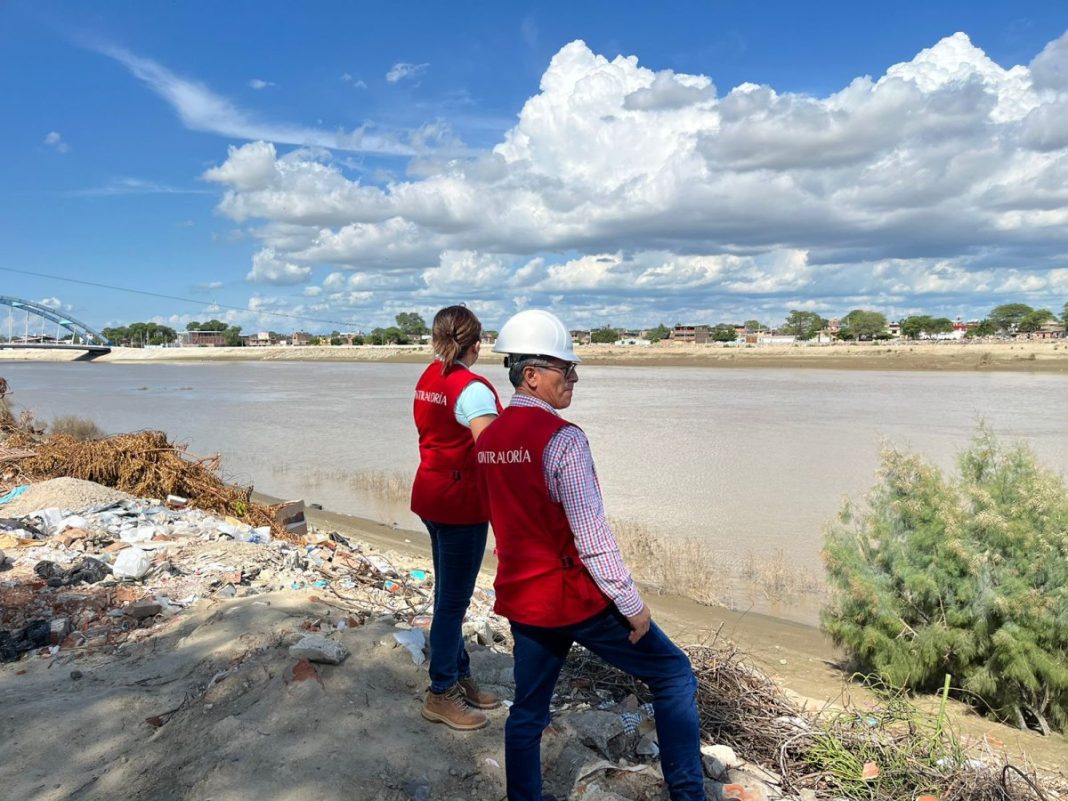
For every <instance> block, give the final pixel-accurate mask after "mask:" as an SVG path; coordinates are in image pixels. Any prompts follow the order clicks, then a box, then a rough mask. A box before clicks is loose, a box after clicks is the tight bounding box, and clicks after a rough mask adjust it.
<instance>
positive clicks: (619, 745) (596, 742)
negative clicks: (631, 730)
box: [557, 709, 627, 761]
mask: <svg viewBox="0 0 1068 801" xmlns="http://www.w3.org/2000/svg"><path fill="white" fill-rule="evenodd" d="M557 723H558V724H559V726H560V728H562V729H563V730H564V731H570V732H572V733H573V734H574V737H575V739H577V740H578V741H579V742H580V743H582V744H583V745H585V746H588V747H590V748H592V749H593V750H594V751H596V752H597V753H599V754H601V756H603V757H606V758H607V759H610V760H613V761H615V760H617V759H619V758H620V757H621V756H623V754H624V752H625V751H626V750H627V734H626V732H625V731H624V729H623V719H622V718H621V717H620V716H619V715H617V714H616V713H614V712H603V711H601V710H597V709H591V710H589V711H588V712H578V713H576V714H571V715H567V716H566V717H563V718H561V719H559V720H558V721H557Z"/></svg>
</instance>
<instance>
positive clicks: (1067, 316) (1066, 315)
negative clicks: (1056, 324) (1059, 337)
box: [1061, 303, 1068, 328]
mask: <svg viewBox="0 0 1068 801" xmlns="http://www.w3.org/2000/svg"><path fill="white" fill-rule="evenodd" d="M1061 322H1062V323H1064V325H1065V327H1066V328H1068V303H1065V304H1064V311H1062V312H1061Z"/></svg>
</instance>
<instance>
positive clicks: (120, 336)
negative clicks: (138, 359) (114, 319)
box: [100, 325, 130, 344]
mask: <svg viewBox="0 0 1068 801" xmlns="http://www.w3.org/2000/svg"><path fill="white" fill-rule="evenodd" d="M100 333H101V334H103V335H104V338H105V339H106V340H107V341H108V342H114V343H116V344H119V343H123V342H127V343H128V342H129V340H130V329H128V328H127V327H126V326H124V325H118V326H113V327H110V328H104V329H101V331H100Z"/></svg>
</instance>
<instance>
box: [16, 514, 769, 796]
mask: <svg viewBox="0 0 1068 801" xmlns="http://www.w3.org/2000/svg"><path fill="white" fill-rule="evenodd" d="M173 506H179V507H181V508H170V507H173ZM0 515H3V511H2V507H0ZM0 522H2V525H0V537H2V540H0V544H2V545H3V552H4V554H5V556H6V562H2V564H3V567H0V661H2V662H16V663H18V664H16V665H12V666H10V667H11V668H16V667H19V666H20V665H25V664H26V663H27V661H32V660H38V661H42V660H43V661H47V662H50V663H55V664H60V665H65V666H66V668H65V669H66V671H67V673H69V677H70V679H69V680H70V681H73V682H77V683H78V684H79V685H82V684H85V683H86V682H87V681H88V682H90V683H93V682H97V681H99V670H100V669H99V668H97V667H95V666H96V665H98V664H100V663H99V659H100V658H101V657H107V658H108V659H111V660H114V659H123V658H125V659H129V660H131V661H132V662H133V663H135V664H139V663H140V662H141V661H142V660H148V659H149V658H150V656H149V654H150V653H155V652H156V648H155V646H153V647H152V648H151V650H150V651H149V652H146V651H144V649H143V647H142V646H147V645H149V644H150V642H151V641H154V640H156V641H159V642H161V643H163V642H166V643H173V644H174V645H171V646H166V647H164V650H167V648H173V647H176V646H177V645H181V644H185V643H189V642H190V641H191V638H196V637H197V636H204V637H207V634H204V635H198V634H197V632H198V631H205V630H207V629H208V628H210V626H212V625H220V624H225V625H229V626H232V627H233V632H232V633H231V634H226V635H218V636H214V637H213V638H211V640H210V641H211V642H212V643H214V642H216V641H220V642H238V641H240V642H241V643H242V646H241V650H240V652H238V653H236V654H232V655H231V656H229V657H227V658H226V659H222V658H218V659H210V660H206V661H202V667H201V668H200V671H201V672H200V673H199V674H198V675H199V678H197V679H196V682H195V683H194V684H193V685H189V686H186V688H185V689H184V690H183V695H182V696H181V697H180V698H178V697H176V700H175V703H174V706H173V707H170V706H169V705H168V704H166V703H164V702H163V701H162V700H158V701H157V702H156V704H157V706H158V707H159V708H158V709H157V710H156V711H154V712H152V714H149V715H143V716H142V719H143V720H144V726H145V727H147V729H148V730H150V731H153V732H160V733H163V732H167V731H168V730H170V731H171V732H174V731H177V730H179V729H181V727H192V728H193V729H194V730H195V729H196V727H198V726H201V725H203V722H202V719H203V718H204V716H205V715H207V716H209V717H210V716H212V715H221V716H223V717H221V718H220V719H219V722H218V723H216V724H214V725H215V727H216V729H218V730H219V732H221V731H222V730H225V731H226V732H231V729H232V728H233V727H235V726H238V721H243V720H245V718H246V717H249V716H250V715H251V713H243V712H242V710H245V709H247V708H248V704H249V703H250V702H249V701H248V700H242V699H243V697H244V696H246V695H248V694H253V693H257V692H259V693H262V694H264V695H266V694H268V693H275V694H276V695H277V699H279V700H277V701H276V703H277V704H280V705H281V707H280V708H281V709H283V711H284V710H285V709H288V706H287V704H290V703H293V704H297V706H296V707H294V709H293V714H294V715H298V714H304V715H308V714H310V713H309V712H308V711H307V710H309V709H317V708H318V707H317V706H316V704H317V703H320V701H319V699H322V701H321V703H322V704H324V705H325V707H324V708H326V709H330V708H331V707H333V706H335V704H336V702H334V701H331V700H330V699H329V698H326V697H325V696H324V695H323V694H324V693H333V692H338V690H339V688H340V687H346V686H349V685H351V689H350V690H349V691H348V697H350V698H359V697H363V698H365V699H366V701H367V706H368V708H369V709H371V708H373V703H372V701H373V699H372V698H371V696H370V695H368V693H370V692H372V690H371V689H370V685H367V684H365V685H361V682H363V681H366V677H367V676H368V675H373V674H372V673H369V672H368V668H367V665H368V664H369V663H368V662H365V661H363V660H365V659H372V660H374V659H379V660H381V659H386V658H388V659H390V660H391V661H390V662H389V664H390V672H389V674H388V676H389V680H390V681H400V680H401V679H399V678H398V677H405V676H407V677H408V678H403V684H401V685H400V687H401V689H400V697H397V691H396V690H392V691H389V690H384V691H383V692H387V693H388V697H387V698H386V699H385V700H383V699H379V701H380V702H381V703H396V702H397V701H402V702H403V703H404V704H414V705H415V706H413V711H412V714H413V719H415V720H417V715H418V713H417V709H418V700H419V699H420V698H421V697H422V692H423V691H424V689H425V687H426V683H427V677H426V659H425V656H426V651H427V643H426V639H427V638H426V634H425V632H426V630H427V629H428V628H429V625H430V622H431V620H432V614H433V583H434V577H433V574H432V573H430V572H429V571H427V570H424V569H419V568H417V567H414V566H411V567H409V566H404V567H402V566H400V565H399V564H398V563H397V560H395V559H391V558H390V557H389V556H387V555H386V554H383V553H376V552H374V550H373V549H372V548H371V547H370V546H367V545H365V544H362V543H359V542H356V541H354V540H353V539H351V538H349V537H347V536H344V535H342V534H340V533H338V532H335V531H320V530H315V529H311V530H310V531H309V532H308V533H307V534H305V535H303V536H300V537H298V538H295V539H294V541H289V540H283V539H278V538H273V537H271V534H270V531H269V530H266V531H265V530H262V529H255V528H252V527H250V526H247V525H244V524H242V523H240V522H238V521H237V520H234V519H228V518H220V517H216V516H213V515H210V514H207V513H204V512H202V511H199V510H196V509H192V508H188V507H185V506H184V505H182V504H177V503H175V502H174V501H173V500H172V501H171V503H170V504H167V503H161V502H159V501H156V500H150V499H138V498H126V499H121V500H117V501H113V502H106V503H99V504H96V505H92V506H87V507H84V508H62V507H52V508H47V509H40V510H35V511H33V512H32V513H30V514H26V515H22V516H20V517H17V518H7V519H4V520H3V521H0ZM260 598H262V599H263V600H259V599H260ZM492 605H493V591H492V589H489V588H488V587H486V586H481V587H479V588H477V589H476V592H475V596H474V599H473V600H472V604H471V608H470V611H469V614H468V618H467V620H466V622H465V624H464V633H465V636H466V637H467V638H468V640H469V642H470V645H469V650H470V651H471V653H472V666H473V669H474V671H475V673H476V675H477V676H478V677H479V679H480V681H481V683H482V684H483V685H484V686H487V687H489V688H491V689H494V690H496V691H498V692H499V693H501V695H502V696H503V697H504V698H505V699H510V698H511V697H512V695H513V682H512V675H511V657H510V638H509V634H508V626H507V622H506V621H504V620H503V619H501V618H499V617H497V616H496V615H494V614H493V612H492ZM212 610H217V611H215V612H212ZM257 610H259V611H257ZM223 613H225V614H226V615H227V616H229V615H231V613H232V615H233V617H232V619H230V620H227V619H226V618H220V617H219V615H220V614H223ZM257 615H258V616H259V617H256V616H257ZM247 616H252V617H247ZM268 616H270V617H269V618H268ZM246 617H247V619H246ZM194 620H195V621H196V625H197V628H193V629H190V626H191V625H192V622H191V621H194ZM252 621H258V622H252ZM213 647H217V646H213ZM139 648H140V650H138V649H139ZM391 653H397V654H402V655H403V656H396V657H394V656H391V655H390V654H391ZM347 657H348V658H347ZM280 659H281V660H284V661H279V660H280ZM398 660H399V661H398ZM283 664H284V670H279V668H278V667H277V666H282V665H283ZM170 669H171V670H174V669H175V668H174V666H173V665H171V666H170ZM19 672H20V673H24V672H26V671H25V670H20V671H19ZM146 672H147V668H146ZM274 676H277V678H276V679H274V678H272V677H274ZM149 681H150V682H151V684H150V685H149V686H154V685H155V683H157V682H160V681H164V682H165V681H166V679H160V677H159V676H157V675H150V676H148V677H146V678H143V679H138V680H137V681H135V684H140V683H142V682H149ZM346 682H347V683H348V684H346ZM376 682H377V680H376ZM374 686H375V687H378V686H379V684H378V683H376V684H375V685H374ZM382 686H388V682H387V683H386V684H385V685H382ZM27 692H28V691H27ZM175 692H177V687H176V688H175ZM27 697H29V696H27ZM508 704H510V701H508V700H506V706H507V705H508ZM198 705H199V706H198ZM137 708H138V709H139V710H140V709H141V706H138V707H137ZM257 708H258V707H257ZM197 709H199V710H200V711H199V712H196V710H197ZM299 710H304V711H303V712H302V713H300V712H299ZM147 711H151V710H147ZM553 713H554V718H553V725H552V726H551V727H550V728H549V729H548V730H547V732H546V736H545V746H544V753H545V756H544V770H545V775H546V791H547V792H552V793H555V794H557V796H558V797H561V798H565V797H566V798H570V799H572V800H573V801H616V800H617V799H631V800H632V801H653V800H654V799H656V800H657V801H659V799H662V798H665V797H666V796H665V793H664V788H663V777H662V774H661V773H660V769H659V762H658V751H659V749H658V746H657V742H656V731H655V721H654V718H653V710H652V706H651V705H650V704H648V703H645V704H642V703H639V701H638V699H636V698H634V697H633V696H630V697H626V698H618V697H613V695H612V694H611V693H609V692H607V691H605V690H601V689H598V688H596V687H593V686H586V685H584V684H583V683H582V682H574V681H572V682H566V681H561V683H560V685H559V688H558V692H557V694H556V696H554V699H553ZM273 714H274V715H275V716H276V717H277V716H278V715H280V714H282V713H281V712H278V711H277V710H276V711H275V712H274V713H273ZM383 714H385V713H383ZM504 714H505V711H503V710H502V712H501V718H500V719H499V720H497V719H495V720H494V722H493V724H492V725H491V727H490V729H494V727H496V728H495V730H494V731H486V732H483V733H482V734H480V735H478V737H480V738H481V739H478V740H464V739H462V738H461V739H459V740H457V739H456V738H455V737H452V736H449V735H444V738H445V740H446V741H447V742H448V743H450V745H448V748H451V749H453V750H452V751H448V752H447V753H449V754H450V756H449V759H450V760H451V762H450V764H447V765H445V766H444V767H443V768H442V769H441V770H439V771H435V770H434V769H427V770H425V771H422V772H419V771H415V770H414V768H413V769H411V770H410V772H409V773H408V774H405V771H406V770H409V769H408V768H406V767H401V766H400V764H405V763H400V764H398V765H393V766H392V767H384V768H383V769H382V772H381V774H380V775H377V776H376V775H371V776H368V777H367V779H366V784H367V785H368V786H370V785H373V784H375V783H376V782H377V783H378V784H379V785H381V787H382V788H384V789H381V790H375V791H374V792H371V791H370V790H369V789H368V790H367V792H366V793H364V794H362V795H357V796H356V797H359V798H369V799H384V800H387V801H392V799H397V801H399V800H400V799H402V798H427V799H435V798H476V799H486V801H489V800H490V799H496V798H499V797H500V796H501V795H502V794H503V786H504V785H503V782H504V772H503V767H502V766H503V761H504V760H503V733H502V731H501V727H502V725H503V715H504ZM197 715H199V716H200V717H197ZM299 720H300V718H299V717H295V718H292V719H290V718H286V724H285V725H286V730H288V731H297V730H298V729H299ZM260 725H261V726H262V727H266V728H267V729H269V728H271V725H270V724H268V723H262V724H260ZM308 725H311V724H310V723H309V724H308ZM319 725H322V726H327V727H328V728H329V726H330V725H332V724H330V722H329V721H324V722H323V723H322V724H319ZM368 725H369V726H370V727H371V728H372V729H374V728H375V727H376V726H379V725H380V723H376V721H374V720H371V721H368ZM414 725H415V726H416V730H417V731H425V728H424V727H423V724H422V722H416V723H415V724H414ZM241 726H242V728H241V729H240V730H241V731H242V732H247V731H248V728H249V727H250V726H253V727H254V726H255V724H254V723H253V722H244V723H242V724H241ZM220 727H221V728H220ZM275 727H276V728H277V727H278V726H277V724H276V725H275ZM255 730H257V731H258V730H259V729H255ZM233 731H234V732H236V731H237V730H236V729H234V730H233ZM431 731H432V732H434V728H433V727H432V728H431ZM435 733H436V732H435ZM161 736H163V735H162V734H159V735H155V736H154V737H153V741H154V740H156V739H157V738H158V737H161ZM168 736H172V737H178V735H176V734H170V735H168ZM235 736H236V735H235V734H233V733H232V732H231V733H228V734H227V735H226V736H225V737H223V736H222V735H221V734H218V733H216V734H213V735H212V737H215V738H216V739H215V740H212V742H217V743H226V745H225V746H222V745H217V746H215V747H216V748H217V749H222V750H220V752H219V754H218V755H216V758H222V755H224V753H226V750H225V749H226V748H238V747H239V744H245V739H247V737H248V736H249V735H248V734H247V733H243V734H242V735H241V737H239V738H237V739H236V740H235V739H234V737H235ZM301 736H302V737H303V735H301ZM420 736H423V735H420ZM219 737H222V739H218V738H219ZM185 739H188V740H191V741H194V742H195V743H196V744H197V745H199V741H200V738H199V737H195V736H193V735H192V733H190V735H189V736H188V737H187V738H185ZM260 739H261V740H262V738H260ZM179 742H181V743H184V742H185V740H184V739H183V740H180V741H179ZM257 742H258V741H257ZM475 743H477V745H476V744H475ZM193 747H194V746H193V745H183V744H175V743H172V744H170V745H167V742H166V740H161V741H160V745H159V748H160V749H163V750H161V751H158V753H157V752H156V751H153V750H152V749H151V748H148V750H146V752H145V759H148V758H149V756H150V754H155V756H154V757H153V758H154V759H168V758H169V759H175V760H176V759H179V754H182V753H184V756H182V757H181V758H182V759H185V760H187V761H188V760H193V761H196V759H198V758H200V757H199V752H195V754H193V755H191V753H192V752H183V751H182V749H183V748H193ZM242 747H253V746H250V745H247V744H245V745H243V746H242ZM463 749H467V750H468V751H470V753H467V752H464V753H462V754H461V755H457V754H458V750H459V751H462V750H463ZM125 758H126V757H124V759H125ZM237 758H238V757H234V759H237ZM339 758H341V757H339ZM134 761H136V759H135V760H134ZM704 761H705V772H706V775H707V784H706V788H707V793H708V797H709V798H716V799H731V798H737V799H739V801H749V799H770V800H771V801H774V799H778V798H781V797H782V794H781V792H779V791H778V787H777V782H776V777H775V776H774V774H772V773H770V772H768V771H762V770H760V769H759V768H755V767H754V766H749V765H747V764H746V763H745V762H744V760H742V759H740V758H739V757H737V756H735V755H734V754H733V752H731V751H730V749H729V748H725V747H722V748H714V747H709V746H706V748H705V751H704ZM387 762H388V760H387ZM131 764H133V763H131ZM421 764H422V763H420V765H421ZM131 770H133V768H131ZM235 770H236V768H235ZM402 774H404V775H402ZM212 775H214V774H212ZM139 776H140V774H139ZM138 781H140V782H141V783H142V785H143V786H144V790H143V795H142V796H140V797H145V798H147V797H152V793H153V792H156V791H157V790H156V789H154V788H155V785H149V784H145V782H147V781H148V780H147V779H146V778H144V777H140V778H138ZM189 781H190V786H191V787H192V786H195V787H196V788H197V790H196V792H197V793H203V797H209V795H210V793H211V792H216V793H218V792H219V791H218V790H217V789H214V790H213V789H212V788H214V787H215V785H213V784H212V783H211V782H212V781H214V779H213V778H210V777H209V778H203V777H201V778H191V779H190V780H189ZM139 786H141V785H139ZM391 787H392V788H393V789H389V788H391ZM104 790H105V785H104V784H101V785H100V791H101V792H100V796H99V797H104V795H105V793H104ZM57 792H58V791H57ZM191 792H192V791H191ZM41 797H47V796H43V795H42V796H41ZM55 797H57V798H58V797H66V796H60V795H57V796H55ZM78 797H83V796H78ZM84 797H85V798H94V797H98V796H96V795H93V794H92V793H89V794H87V795H84ZM129 797H138V796H136V795H131V796H129ZM175 797H179V796H175ZM189 797H193V796H192V795H190V796H189ZM196 797H201V796H200V795H197V796H196ZM211 797H227V796H225V794H224V793H222V794H219V795H215V796H211ZM321 797H333V796H330V795H329V794H324V795H323V796H321Z"/></svg>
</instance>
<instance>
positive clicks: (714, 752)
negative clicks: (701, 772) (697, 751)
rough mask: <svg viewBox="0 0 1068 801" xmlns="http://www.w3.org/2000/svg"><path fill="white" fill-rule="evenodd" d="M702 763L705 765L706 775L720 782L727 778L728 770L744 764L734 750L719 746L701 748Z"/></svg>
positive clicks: (703, 746) (727, 746)
mask: <svg viewBox="0 0 1068 801" xmlns="http://www.w3.org/2000/svg"><path fill="white" fill-rule="evenodd" d="M701 762H702V763H703V764H704V768H705V775H706V776H708V778H710V779H717V780H720V781H722V780H723V779H724V778H725V777H726V775H727V771H728V770H730V769H731V768H737V767H739V766H740V765H741V764H742V760H741V759H739V758H738V755H737V754H735V753H734V749H733V748H731V747H730V746H729V745H718V744H717V745H702V746H701Z"/></svg>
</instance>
